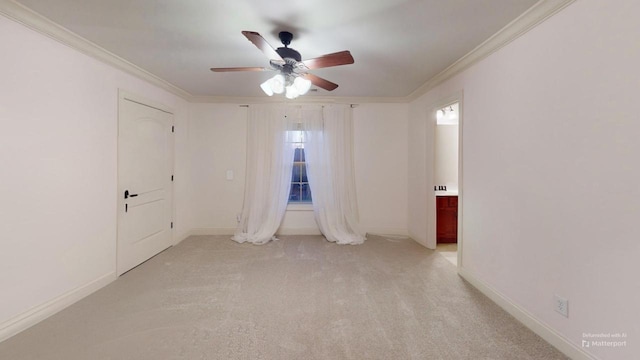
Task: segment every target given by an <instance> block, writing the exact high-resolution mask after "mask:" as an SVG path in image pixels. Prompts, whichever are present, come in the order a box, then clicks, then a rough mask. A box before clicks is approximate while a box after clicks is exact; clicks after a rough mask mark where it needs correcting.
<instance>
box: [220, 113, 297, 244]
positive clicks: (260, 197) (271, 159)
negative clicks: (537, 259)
mask: <svg viewBox="0 0 640 360" xmlns="http://www.w3.org/2000/svg"><path fill="white" fill-rule="evenodd" d="M285 115H286V108H285V107H283V106H273V105H252V106H250V107H249V111H248V119H247V126H248V131H247V133H248V134H247V175H246V183H245V193H244V205H243V208H242V215H241V218H240V223H239V224H238V228H237V229H236V232H235V234H234V236H233V237H232V238H231V239H232V240H234V241H237V242H239V243H244V242H250V243H253V244H257V245H261V244H265V243H267V242H269V241H270V240H277V239H276V238H275V233H276V231H277V230H278V228H279V227H280V223H281V222H282V218H283V217H284V213H285V211H286V209H287V202H288V199H289V190H290V187H291V171H292V167H293V153H294V149H293V147H292V146H291V145H290V142H291V140H290V139H288V137H289V136H290V132H287V129H288V128H289V125H288V123H289V122H290V120H288V119H287V117H285Z"/></svg>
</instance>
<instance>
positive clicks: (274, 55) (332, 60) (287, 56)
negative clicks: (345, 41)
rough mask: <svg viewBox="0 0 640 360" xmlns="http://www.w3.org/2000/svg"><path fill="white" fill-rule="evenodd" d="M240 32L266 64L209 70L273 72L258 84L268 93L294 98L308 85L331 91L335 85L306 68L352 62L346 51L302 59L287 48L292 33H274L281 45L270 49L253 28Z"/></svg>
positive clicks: (301, 93)
mask: <svg viewBox="0 0 640 360" xmlns="http://www.w3.org/2000/svg"><path fill="white" fill-rule="evenodd" d="M242 35H244V36H245V37H246V38H247V39H249V41H251V42H252V43H253V44H254V45H255V46H256V47H257V48H258V49H260V50H261V51H262V52H263V53H264V54H265V55H266V56H267V57H268V58H269V65H270V67H268V68H266V67H230V68H211V71H213V72H230V71H277V72H278V74H276V75H275V76H274V77H273V78H271V79H269V80H267V81H265V82H264V83H263V84H262V85H260V87H261V88H262V90H263V91H264V92H265V93H266V94H267V95H269V96H271V95H273V94H274V93H276V94H281V93H283V92H285V91H286V96H287V97H288V98H295V97H297V96H298V95H303V94H304V93H306V92H307V91H308V90H309V87H310V86H311V84H313V85H315V86H317V87H319V88H322V89H325V90H327V91H332V90H335V89H336V88H337V87H338V84H335V83H333V82H331V81H329V80H326V79H323V78H321V77H319V76H316V75H313V74H311V73H309V70H314V69H321V68H327V67H332V66H339V65H347V64H353V63H354V60H353V56H351V53H350V52H349V51H340V52H336V53H332V54H327V55H322V56H320V57H317V58H314V59H308V60H302V56H301V55H300V53H299V52H297V51H296V50H294V49H293V48H290V47H289V44H291V40H292V39H293V34H291V33H290V32H288V31H281V32H280V33H279V34H278V37H279V38H280V41H281V42H282V44H283V45H284V46H283V47H279V48H277V49H274V48H273V47H272V46H271V45H269V43H268V42H267V40H265V39H264V38H263V37H262V36H261V35H260V34H258V33H257V32H254V31H243V32H242Z"/></svg>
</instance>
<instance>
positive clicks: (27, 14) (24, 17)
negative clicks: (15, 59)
mask: <svg viewBox="0 0 640 360" xmlns="http://www.w3.org/2000/svg"><path fill="white" fill-rule="evenodd" d="M574 1H575V0H540V1H538V2H537V3H536V4H535V5H534V6H533V7H531V8H530V9H529V10H527V11H526V12H525V13H523V14H522V15H520V16H519V17H518V18H516V19H515V20H513V21H512V22H510V23H509V24H507V25H506V26H505V27H503V28H502V29H501V30H499V31H498V32H497V33H495V34H494V35H492V36H491V37H490V38H489V39H487V40H485V41H484V42H483V43H482V44H480V45H478V46H477V47H476V48H475V49H473V50H471V51H470V52H469V53H467V54H466V55H464V56H463V57H461V58H460V59H458V60H457V61H456V62H455V63H453V64H452V65H450V66H449V67H447V68H446V69H445V70H443V71H442V72H440V73H438V74H437V75H436V76H434V77H433V78H431V79H429V80H428V81H427V82H425V83H424V84H423V85H421V86H420V87H419V88H417V89H416V90H414V91H413V92H412V93H411V94H409V95H407V96H401V97H328V96H308V97H306V98H305V100H304V101H305V102H307V103H309V102H310V103H316V102H317V103H320V102H325V103H327V102H328V103H351V104H359V103H408V102H411V101H414V100H416V99H417V98H419V97H420V96H422V95H424V94H426V93H427V92H429V91H430V90H432V89H433V88H435V87H436V86H438V85H440V84H442V83H443V82H445V81H446V80H448V79H450V78H451V77H453V76H455V75H457V74H459V73H461V72H462V71H464V70H466V69H468V68H469V67H471V66H472V65H474V64H476V63H477V62H479V61H481V60H482V59H484V58H486V57H487V56H489V55H491V54H492V53H494V52H496V51H498V50H500V49H501V48H503V47H504V46H506V45H507V44H509V43H510V42H512V41H513V40H515V39H517V38H518V37H520V36H522V35H523V34H525V33H526V32H527V31H529V30H531V29H533V28H534V27H535V26H537V25H538V24H540V23H542V22H543V21H545V20H546V19H548V18H549V17H551V16H553V15H554V14H556V13H557V12H559V11H560V10H562V9H564V8H565V7H567V6H568V5H570V4H571V3H573V2H574ZM0 14H3V15H5V16H7V17H8V18H10V19H13V20H15V21H17V22H19V23H21V24H23V25H25V26H27V27H29V28H31V29H33V30H35V31H37V32H39V33H41V34H43V35H45V36H47V37H49V38H52V39H54V40H56V41H59V42H60V43H63V44H65V45H67V46H69V47H71V48H73V49H75V50H78V51H80V52H82V53H84V54H86V55H89V56H92V57H94V58H96V59H98V60H100V61H102V62H104V63H107V64H109V65H111V66H113V67H115V68H117V69H120V70H122V71H125V72H127V73H129V74H131V75H133V76H136V77H138V78H140V79H142V80H145V81H147V82H149V83H151V84H153V85H156V86H158V87H160V88H162V89H164V90H166V91H168V92H170V93H172V94H174V95H177V96H179V97H181V98H183V99H185V100H186V101H189V102H193V103H232V104H246V103H251V104H260V103H282V102H293V101H291V100H287V99H283V98H274V97H234V96H194V95H191V94H190V93H188V92H187V91H185V90H183V89H181V88H179V87H177V86H175V85H173V84H171V83H170V82H168V81H166V80H164V79H162V78H160V77H158V76H156V75H154V74H152V73H150V72H148V71H146V70H144V69H142V68H141V67H139V66H137V65H135V64H133V63H131V62H129V61H127V60H125V59H123V58H121V57H119V56H118V55H115V54H113V53H112V52H110V51H108V50H106V49H104V48H102V47H100V46H98V45H97V44H95V43H93V42H91V41H89V40H87V39H85V38H83V37H81V36H79V35H77V34H75V33H73V32H71V31H70V30H68V29H66V28H64V27H62V26H60V25H58V24H56V23H55V22H53V21H51V20H49V19H48V18H46V17H44V16H42V15H40V14H38V13H36V12H35V11H33V10H31V9H29V8H27V7H25V6H24V5H22V4H19V3H16V2H15V1H13V0H0Z"/></svg>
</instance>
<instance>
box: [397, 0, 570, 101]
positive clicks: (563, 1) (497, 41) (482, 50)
mask: <svg viewBox="0 0 640 360" xmlns="http://www.w3.org/2000/svg"><path fill="white" fill-rule="evenodd" d="M574 1H575V0H540V1H538V2H537V3H536V4H535V5H534V6H532V7H531V8H530V9H529V10H527V11H526V12H524V13H523V14H522V15H520V16H519V17H517V18H516V19H515V20H513V21H511V22H510V23H509V24H507V25H506V26H505V27H503V28H502V29H500V30H499V31H498V32H497V33H495V34H493V35H492V36H491V37H490V38H488V39H487V40H485V41H484V42H483V43H482V44H480V45H478V46H477V47H476V48H475V49H473V50H471V51H470V52H469V53H467V54H466V55H464V56H463V57H461V58H460V59H458V60H457V61H456V62H454V63H453V64H451V65H450V66H449V67H447V68H446V69H444V70H443V71H442V72H440V73H438V74H437V75H436V76H434V77H432V78H431V79H429V80H428V81H427V82H426V83H424V84H423V85H422V86H420V87H419V88H417V89H416V90H415V91H414V92H412V93H411V94H409V96H407V101H409V102H411V101H414V100H416V99H417V98H419V97H420V96H422V95H424V94H426V93H427V92H429V91H430V90H432V89H433V88H435V87H436V86H438V85H440V84H442V83H443V82H445V81H446V80H448V79H450V78H452V77H453V76H455V75H457V74H459V73H461V72H462V71H464V70H466V69H468V68H469V67H471V66H472V65H474V64H476V63H478V62H479V61H481V60H482V59H484V58H486V57H487V56H489V55H491V54H493V53H494V52H496V51H498V50H500V49H502V48H503V47H505V46H506V45H508V44H509V43H510V42H512V41H513V40H515V39H517V38H519V37H520V36H522V35H523V34H525V33H526V32H528V31H529V30H531V29H533V28H534V27H536V26H537V25H538V24H540V23H542V22H544V21H545V20H546V19H548V18H549V17H551V16H553V15H554V14H556V13H557V12H559V11H560V10H562V9H564V8H565V7H567V6H568V5H570V4H571V3H573V2H574Z"/></svg>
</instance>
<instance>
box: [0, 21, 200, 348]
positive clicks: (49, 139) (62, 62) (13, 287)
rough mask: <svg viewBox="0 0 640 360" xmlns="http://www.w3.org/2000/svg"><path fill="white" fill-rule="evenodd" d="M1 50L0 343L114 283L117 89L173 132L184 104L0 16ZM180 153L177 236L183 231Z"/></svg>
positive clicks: (180, 145)
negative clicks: (31, 321)
mask: <svg viewBox="0 0 640 360" xmlns="http://www.w3.org/2000/svg"><path fill="white" fill-rule="evenodd" d="M0 44H2V56H0V79H2V80H1V81H0V124H1V125H2V126H1V127H2V131H1V132H0V168H1V169H2V175H1V176H0V182H1V183H2V185H1V186H0V199H2V200H1V202H0V229H2V233H1V234H0V237H1V240H0V244H1V246H2V251H0V269H1V271H0V289H2V296H0V338H1V337H2V336H5V335H6V334H7V332H11V331H14V330H15V329H16V327H15V326H16V321H18V320H20V319H22V316H26V315H28V314H29V311H30V310H33V309H41V310H43V311H44V312H46V309H45V308H44V307H46V305H49V306H50V307H51V306H53V307H55V306H58V305H60V304H61V303H62V302H64V301H66V300H69V299H72V298H73V297H74V295H73V294H76V295H77V294H79V293H82V292H83V291H89V290H91V289H94V288H96V287H100V286H102V285H104V284H105V283H107V282H109V281H111V280H113V279H114V278H115V264H116V258H115V253H116V252H115V250H116V200H117V196H118V194H117V193H116V192H117V190H116V186H117V173H116V170H117V163H116V160H117V156H116V155H117V137H116V136H117V109H118V89H119V88H123V89H125V90H127V91H129V92H131V93H134V94H138V95H141V96H143V97H146V98H149V99H150V100H153V101H155V102H159V103H163V104H165V105H167V106H169V107H171V108H173V109H174V110H175V119H176V123H177V126H178V128H179V129H180V128H183V129H185V128H186V126H185V125H186V106H187V104H186V102H185V101H183V100H181V99H179V98H177V97H175V96H173V95H170V94H168V93H166V92H165V91H162V90H159V89H158V88H156V87H154V86H151V85H149V84H147V83H145V82H143V81H140V80H138V79H136V78H133V77H132V76H129V75H127V74H125V73H123V72H121V71H118V70H115V69H114V68H112V67H110V66H107V65H105V64H103V63H101V62H99V61H97V60H94V59H93V58H90V57H88V56H86V55H83V54H81V53H79V52H77V51H75V50H72V49H70V48H68V47H66V46H64V45H62V44H60V43H58V42H56V41H54V40H52V39H50V38H48V37H45V36H42V35H40V34H37V33H35V32H33V31H31V30H29V29H27V28H26V27H24V26H22V25H19V24H17V23H15V22H13V21H11V20H8V19H7V18H5V17H1V16H0ZM185 134H186V133H185ZM184 145H185V144H184V137H183V135H179V136H178V135H177V139H176V153H177V159H176V176H177V179H176V185H175V187H176V198H177V201H176V205H177V219H176V222H177V226H178V228H177V229H176V231H184V229H187V228H189V227H190V226H191V225H190V224H189V223H188V220H187V219H188V217H189V214H188V212H189V210H188V205H187V204H186V203H185V202H184V201H183V200H180V199H184V198H186V196H184V193H185V192H186V191H187V188H186V186H185V184H187V183H188V182H189V180H188V176H189V173H188V172H187V171H185V167H184V163H183V160H184V157H183V155H184ZM183 219H184V220H185V221H183V222H181V220H183ZM65 299H66V300H65ZM61 301H62V302H61ZM43 306H44V307H43Z"/></svg>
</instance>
